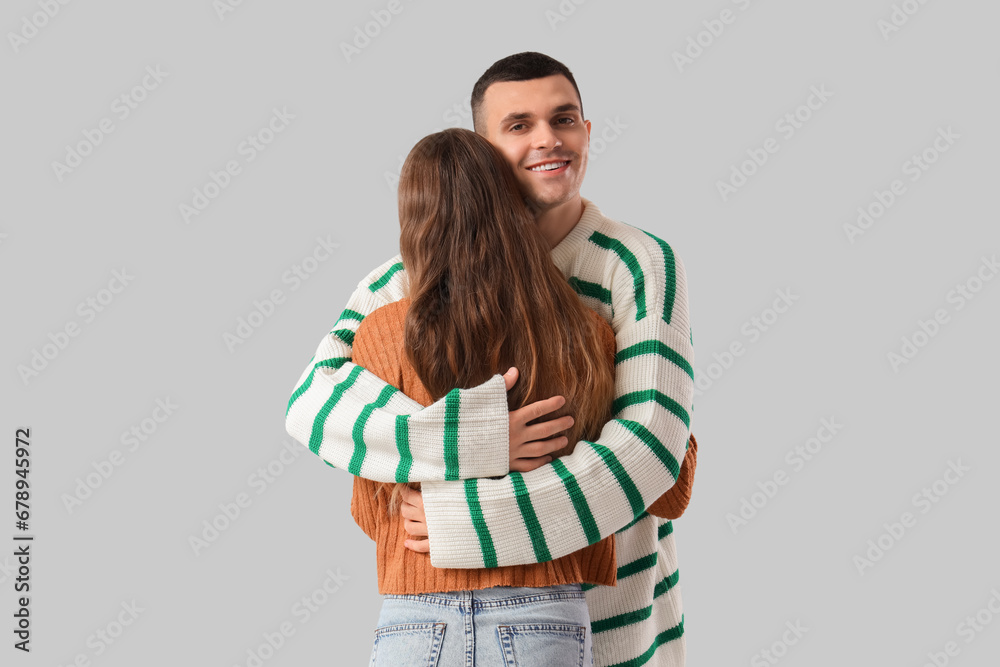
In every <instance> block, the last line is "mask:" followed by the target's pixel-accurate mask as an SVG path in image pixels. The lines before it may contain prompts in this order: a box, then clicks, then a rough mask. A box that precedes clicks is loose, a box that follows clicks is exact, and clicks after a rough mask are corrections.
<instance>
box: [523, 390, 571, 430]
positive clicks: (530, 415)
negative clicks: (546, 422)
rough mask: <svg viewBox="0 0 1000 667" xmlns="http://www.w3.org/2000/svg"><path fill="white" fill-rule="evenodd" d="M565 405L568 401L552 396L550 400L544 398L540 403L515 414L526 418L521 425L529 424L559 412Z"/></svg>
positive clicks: (535, 403)
mask: <svg viewBox="0 0 1000 667" xmlns="http://www.w3.org/2000/svg"><path fill="white" fill-rule="evenodd" d="M565 404H566V399H565V398H564V397H562V396H552V397H550V398H544V399H542V400H540V401H535V402H534V403H530V404H529V405H526V406H524V407H523V408H521V409H519V410H515V411H514V414H516V415H518V417H524V421H523V422H521V423H522V424H527V423H528V422H530V421H531V420H533V419H538V418H539V417H543V416H545V415H547V414H549V413H550V412H554V411H555V410H558V409H559V408H561V407H562V406H563V405H565Z"/></svg>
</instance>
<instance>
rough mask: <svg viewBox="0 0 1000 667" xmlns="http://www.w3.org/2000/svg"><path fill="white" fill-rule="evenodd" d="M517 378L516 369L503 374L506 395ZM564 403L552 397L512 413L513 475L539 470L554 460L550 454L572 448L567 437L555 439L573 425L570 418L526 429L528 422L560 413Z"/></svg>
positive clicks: (564, 400) (533, 425)
mask: <svg viewBox="0 0 1000 667" xmlns="http://www.w3.org/2000/svg"><path fill="white" fill-rule="evenodd" d="M517 377H518V373H517V369H516V368H513V367H512V368H511V369H510V370H508V371H507V372H506V373H504V376H503V381H504V386H505V387H506V389H507V391H510V389H511V387H513V386H514V383H515V382H517ZM565 403H566V399H565V398H564V397H562V396H552V397H551V398H546V399H543V400H541V401H536V402H534V403H531V404H529V405H526V406H524V407H523V408H520V409H518V410H514V411H513V412H511V413H510V469H511V470H512V471H517V472H528V471H529V470H534V469H535V468H539V467H541V466H543V465H545V464H546V463H548V462H549V461H551V460H552V457H551V456H549V454H551V453H552V452H554V451H556V450H557V449H562V448H563V447H565V446H566V445H567V444H569V441H568V439H567V438H566V436H563V435H561V436H559V437H558V438H553V437H552V436H553V435H555V434H556V433H559V432H560V431H565V430H566V429H568V428H569V427H570V426H572V425H573V417H571V416H570V415H564V416H562V417H560V418H558V419H550V420H549V421H545V422H542V423H540V424H532V425H531V426H526V424H527V423H528V422H530V421H533V420H535V419H538V418H539V417H542V416H544V415H547V414H549V413H550V412H554V411H555V410H558V409H559V408H561V407H562V406H563V405H564V404H565Z"/></svg>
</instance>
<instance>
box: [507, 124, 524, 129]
mask: <svg viewBox="0 0 1000 667" xmlns="http://www.w3.org/2000/svg"><path fill="white" fill-rule="evenodd" d="M519 127H524V123H515V124H514V125H511V126H510V129H511V130H512V131H513V130H517V128H519Z"/></svg>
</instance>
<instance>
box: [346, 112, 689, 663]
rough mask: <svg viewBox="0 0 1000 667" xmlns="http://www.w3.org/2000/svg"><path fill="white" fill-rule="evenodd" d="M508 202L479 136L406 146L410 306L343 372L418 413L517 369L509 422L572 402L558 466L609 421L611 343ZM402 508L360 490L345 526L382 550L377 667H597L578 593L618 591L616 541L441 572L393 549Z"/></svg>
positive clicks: (392, 314)
mask: <svg viewBox="0 0 1000 667" xmlns="http://www.w3.org/2000/svg"><path fill="white" fill-rule="evenodd" d="M518 192H519V190H518V184H517V181H516V179H515V176H514V174H513V172H512V171H511V169H510V166H509V165H508V164H507V162H506V160H505V159H504V157H503V155H502V154H501V153H500V151H499V150H498V149H497V148H496V147H494V146H493V145H492V144H490V143H489V142H488V141H487V140H486V139H484V138H483V137H481V136H479V135H478V134H476V133H474V132H470V131H468V130H463V129H449V130H445V131H443V132H439V133H436V134H432V135H430V136H428V137H425V138H424V139H422V140H421V141H420V142H418V143H417V145H416V146H414V148H413V150H412V151H411V152H410V154H409V156H408V157H407V159H406V161H405V163H404V164H403V169H402V171H401V174H400V181H399V218H400V228H401V234H400V254H401V255H402V259H403V265H404V266H405V267H406V271H407V277H408V290H409V291H408V294H407V297H406V298H404V299H402V300H400V301H397V302H395V303H393V304H389V305H387V306H384V307H382V308H379V309H378V310H376V311H375V312H373V313H371V314H370V315H369V316H368V317H366V318H365V319H364V321H363V322H362V323H361V325H360V326H359V327H358V330H357V331H356V333H355V338H354V350H353V360H354V361H355V362H356V363H357V364H359V365H361V366H364V367H365V368H367V369H368V370H370V371H372V372H374V373H376V374H377V375H379V376H380V377H382V379H384V380H385V381H386V382H388V383H389V384H392V385H394V386H395V387H397V388H398V389H400V390H402V391H404V392H405V393H406V394H407V395H408V396H410V397H411V398H413V399H414V400H415V401H417V402H419V403H421V404H423V405H429V404H430V403H432V402H434V401H436V400H438V399H440V398H441V397H443V396H444V395H445V394H447V393H448V391H450V390H451V389H453V388H455V387H462V388H468V387H473V386H476V385H478V384H480V383H482V382H484V381H486V380H487V379H489V378H490V377H492V376H493V375H494V374H496V373H500V372H504V371H506V370H507V369H508V368H510V367H511V366H516V367H517V368H518V369H519V371H520V372H521V376H520V378H519V379H518V382H517V383H516V384H515V385H514V387H513V388H512V389H511V390H510V391H509V392H508V405H509V409H511V410H515V409H518V408H520V407H523V406H524V405H526V404H528V403H531V402H534V401H536V400H539V399H541V398H546V397H549V396H552V395H557V394H558V395H562V396H564V397H565V399H566V403H565V404H564V406H563V407H562V408H561V409H560V410H559V411H558V412H557V413H555V414H554V415H553V416H551V418H553V419H555V418H559V417H560V415H566V414H567V413H571V414H572V415H574V417H573V418H570V417H566V416H563V417H562V419H563V420H564V423H565V424H566V430H565V438H566V439H565V442H566V446H565V447H564V448H563V449H562V450H559V451H557V452H554V453H553V455H554V456H559V455H564V454H568V453H570V452H571V450H572V448H573V446H574V445H575V443H576V442H577V441H578V440H580V439H596V438H597V436H598V435H599V433H600V431H601V428H602V426H603V425H604V424H605V423H606V422H607V421H609V420H610V418H611V414H610V406H611V404H612V400H613V398H614V355H615V339H614V333H613V332H612V330H611V327H610V326H609V325H608V324H607V322H605V321H604V320H603V319H602V318H601V317H600V316H599V315H597V314H596V313H595V312H594V311H592V310H590V309H589V308H587V307H586V306H585V305H583V303H582V302H581V301H580V299H579V298H578V297H577V295H576V293H575V292H574V291H573V289H572V287H571V286H570V285H569V284H568V283H567V281H566V279H565V278H564V277H563V275H562V274H561V273H560V272H559V270H558V268H557V267H556V266H555V264H554V263H553V262H552V260H551V258H550V256H549V247H548V245H547V243H546V241H545V240H544V239H543V238H542V236H541V234H540V233H539V232H538V230H537V227H536V226H535V223H534V219H533V218H532V216H531V214H530V212H529V211H528V209H527V206H526V205H525V203H524V201H523V199H522V198H521V197H520V195H518V194H517V193H518ZM404 423H405V422H404ZM465 446H468V445H465ZM682 471H683V468H682ZM675 486H676V487H678V489H679V490H680V487H681V485H680V484H678V485H675ZM688 491H689V489H688ZM399 498H400V485H395V484H378V483H375V482H372V481H370V480H365V479H362V478H358V477H356V478H355V486H354V496H353V498H352V502H351V511H352V514H353V515H354V517H355V520H356V521H357V522H358V525H359V526H361V528H362V529H363V530H364V531H365V532H366V533H367V534H368V535H369V536H370V537H371V538H372V539H373V540H375V542H376V544H377V558H378V582H379V592H380V593H381V594H383V595H384V596H385V597H384V602H383V606H382V613H381V616H380V618H379V623H378V625H379V628H378V629H377V630H376V634H375V647H374V649H373V653H372V664H373V665H393V666H394V667H400V666H403V665H409V664H414V665H417V664H419V665H429V664H430V665H438V667H451V665H464V664H466V654H467V653H471V654H472V655H473V656H474V660H475V663H474V664H481V665H504V664H507V665H535V664H537V665H543V664H544V665H549V666H551V667H559V666H561V665H580V666H582V665H590V664H591V661H592V657H591V637H590V634H591V633H590V627H589V626H590V619H589V614H588V611H587V604H586V599H585V597H584V594H583V589H582V587H581V584H582V583H587V584H593V585H605V586H612V585H614V584H615V581H616V572H617V564H616V560H615V551H614V538H613V536H610V537H608V538H605V539H603V540H601V541H599V542H596V543H595V544H592V545H590V546H588V547H586V548H584V549H581V550H580V551H577V552H575V553H573V554H569V555H567V556H564V557H562V558H558V559H556V560H553V561H550V562H545V563H537V564H531V565H525V566H518V567H500V568H490V569H480V570H460V569H447V570H445V569H438V568H433V567H431V565H430V559H429V558H428V557H427V555H426V554H418V553H416V552H413V551H410V550H407V549H406V548H405V547H404V546H403V542H404V539H405V537H406V534H405V532H404V531H403V529H402V517H401V516H400V515H399V512H398V505H399ZM664 501H666V502H667V504H670V503H669V500H668V499H666V498H665V497H664V498H661V499H660V500H658V501H657V503H661V504H662V503H663V502H664ZM675 504H676V503H675ZM651 509H652V508H651Z"/></svg>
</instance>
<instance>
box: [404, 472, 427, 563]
mask: <svg viewBox="0 0 1000 667" xmlns="http://www.w3.org/2000/svg"><path fill="white" fill-rule="evenodd" d="M399 513H400V514H401V515H402V516H403V530H405V531H406V533H407V534H408V535H410V536H412V537H416V538H418V539H410V540H406V541H405V542H404V543H403V546H405V547H406V548H407V549H409V550H410V551H416V552H417V553H422V554H426V553H430V551H431V543H430V542H429V541H428V540H427V517H426V515H425V514H424V500H423V496H421V495H420V491H417V490H416V489H412V488H410V487H409V486H407V485H405V484H404V485H403V504H402V505H401V506H400V508H399Z"/></svg>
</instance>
